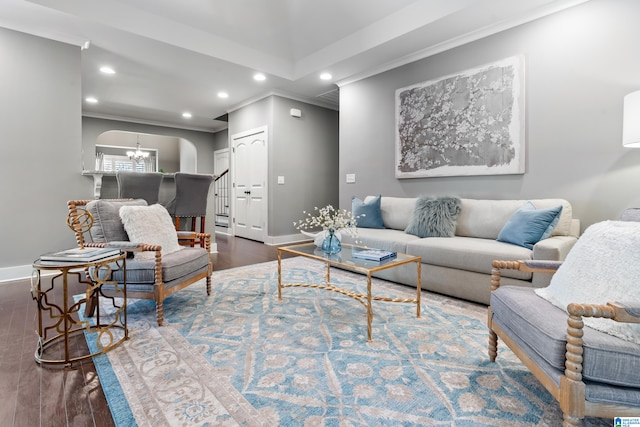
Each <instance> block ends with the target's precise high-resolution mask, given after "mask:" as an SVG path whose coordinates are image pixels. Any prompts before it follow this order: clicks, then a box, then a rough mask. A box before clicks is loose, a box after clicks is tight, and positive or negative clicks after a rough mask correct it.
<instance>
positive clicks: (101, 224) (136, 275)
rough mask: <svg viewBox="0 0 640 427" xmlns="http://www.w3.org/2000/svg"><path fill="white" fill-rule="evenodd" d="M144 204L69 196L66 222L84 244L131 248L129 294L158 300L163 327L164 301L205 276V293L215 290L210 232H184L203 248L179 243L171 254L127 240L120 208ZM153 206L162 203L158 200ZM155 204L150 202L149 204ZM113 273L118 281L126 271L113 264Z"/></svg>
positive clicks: (89, 305)
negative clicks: (71, 198)
mask: <svg viewBox="0 0 640 427" xmlns="http://www.w3.org/2000/svg"><path fill="white" fill-rule="evenodd" d="M146 205H147V203H146V201H144V200H142V199H111V200H105V199H102V200H70V201H69V202H68V208H69V219H68V222H69V225H70V226H71V227H72V229H73V230H74V233H75V235H76V241H77V243H78V246H79V247H80V248H83V247H117V248H120V249H122V250H124V251H126V252H128V253H129V258H130V259H127V298H134V299H135V298H140V299H150V300H154V301H155V303H156V316H157V321H158V325H159V326H162V323H163V320H164V308H163V301H164V299H165V298H167V297H168V296H170V295H172V294H174V293H176V292H178V291H179V290H181V289H184V288H185V287H187V286H189V285H191V284H194V283H196V282H198V281H199V280H201V279H206V292H207V295H210V294H211V274H212V270H213V266H212V263H211V258H210V256H209V251H210V248H211V235H210V234H208V233H195V232H194V233H192V235H190V236H187V235H186V234H185V233H182V236H181V237H180V238H181V239H184V238H191V239H193V240H194V241H203V242H204V243H205V244H204V245H203V246H204V248H203V247H181V250H178V251H175V252H172V253H168V254H163V253H162V252H163V248H162V246H161V245H157V244H149V243H145V242H135V241H134V242H132V241H129V236H128V234H127V232H126V231H125V228H124V225H123V223H122V221H121V219H120V216H119V211H120V209H121V207H123V206H146ZM154 206H155V207H158V206H159V205H154ZM154 206H150V208H152V207H154ZM162 209H164V208H162ZM167 215H168V214H167ZM86 217H90V218H91V220H90V221H92V226H90V227H89V228H88V230H83V228H82V224H83V223H86V222H87V220H86ZM169 221H170V218H169ZM170 225H171V231H172V232H173V233H175V229H174V228H173V225H172V224H170ZM176 242H177V237H176ZM141 253H146V254H147V255H146V257H147V258H150V259H140V260H138V259H136V258H131V257H132V256H134V257H135V254H141ZM112 274H113V277H112V279H111V280H115V281H117V282H119V283H121V282H122V281H123V279H124V277H123V276H124V274H123V272H122V271H121V270H118V269H117V268H114V270H113V273H112ZM107 291H108V290H107ZM94 310H95V300H94V301H91V303H87V306H86V312H87V315H89V316H90V315H93V312H94Z"/></svg>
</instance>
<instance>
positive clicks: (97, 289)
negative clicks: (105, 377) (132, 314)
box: [31, 254, 129, 367]
mask: <svg viewBox="0 0 640 427" xmlns="http://www.w3.org/2000/svg"><path fill="white" fill-rule="evenodd" d="M114 263H116V264H117V265H118V268H122V269H123V270H124V274H125V280H124V284H121V285H119V284H118V283H117V282H115V281H108V280H105V279H104V278H109V277H111V272H112V266H113V265H114ZM33 267H34V274H33V276H32V280H31V295H32V298H33V299H34V301H36V303H37V305H38V316H37V325H36V334H37V335H38V343H37V346H36V350H35V354H34V358H35V361H36V362H37V363H39V364H41V365H45V364H51V365H64V366H65V367H70V366H72V364H73V363H75V362H79V361H82V360H85V359H89V358H91V357H94V356H97V355H99V354H104V353H107V352H108V351H110V350H113V349H114V348H116V347H118V346H119V345H121V344H122V343H123V342H124V341H126V340H127V339H129V331H128V328H127V293H126V255H125V254H122V255H117V256H112V257H108V258H105V259H102V260H98V261H93V262H88V263H47V262H43V261H40V260H37V261H36V262H34V264H33ZM47 270H53V271H56V270H57V271H59V273H58V274H55V275H54V276H53V277H52V278H51V283H50V285H49V286H46V285H44V284H43V281H42V277H41V274H42V272H43V271H47ZM90 271H93V274H89V272H90ZM70 277H74V278H75V280H77V281H78V282H79V283H84V284H85V285H86V286H87V288H86V292H85V297H84V298H82V299H80V300H79V301H77V302H73V303H70V301H69V297H70V295H69V293H68V282H69V278H70ZM103 285H112V286H113V287H114V290H113V293H114V294H115V295H116V296H107V295H105V294H104V293H103V292H102V286H103ZM45 286H46V287H45ZM56 286H58V287H59V286H62V290H63V292H62V293H63V300H62V303H61V304H59V303H56V302H55V299H54V297H53V289H54V288H55V287H56ZM99 298H108V299H109V300H111V305H112V306H113V307H114V308H115V312H114V313H113V314H112V315H110V316H109V318H108V319H107V317H106V316H104V315H102V316H101V313H100V305H99V304H97V306H96V310H97V311H96V316H95V320H94V319H91V318H87V319H85V320H80V317H79V312H80V309H81V308H82V307H83V304H91V303H92V301H94V300H97V299H99ZM45 314H48V316H45ZM92 323H93V324H92ZM83 332H86V333H88V334H93V335H95V344H94V345H95V348H96V349H97V350H96V351H91V350H90V352H89V353H88V354H82V355H77V356H76V355H74V356H72V354H71V353H72V352H71V343H70V338H71V337H74V336H76V335H79V334H81V333H83ZM57 346H62V347H63V351H64V357H58V358H55V357H52V356H48V355H47V353H49V352H51V353H54V349H55V347H57Z"/></svg>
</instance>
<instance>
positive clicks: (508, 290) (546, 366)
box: [488, 221, 640, 427]
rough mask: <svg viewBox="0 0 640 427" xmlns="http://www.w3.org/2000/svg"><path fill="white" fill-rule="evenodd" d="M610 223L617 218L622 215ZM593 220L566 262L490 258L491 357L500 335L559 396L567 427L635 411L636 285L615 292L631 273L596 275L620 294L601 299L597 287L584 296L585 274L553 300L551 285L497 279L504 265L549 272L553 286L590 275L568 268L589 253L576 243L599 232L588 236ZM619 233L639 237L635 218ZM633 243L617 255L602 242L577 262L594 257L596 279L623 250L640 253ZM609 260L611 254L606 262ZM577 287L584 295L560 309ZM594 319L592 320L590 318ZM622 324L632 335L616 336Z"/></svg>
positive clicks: (638, 406)
mask: <svg viewBox="0 0 640 427" xmlns="http://www.w3.org/2000/svg"><path fill="white" fill-rule="evenodd" d="M616 223H617V224H621V222H620V221H617V222H616ZM627 224H629V223H627ZM599 225H600V224H598V226H599ZM608 225H610V224H608ZM592 227H594V231H593V233H592V234H591V235H590V236H588V238H587V239H586V240H588V241H585V237H587V236H586V235H587V232H589V231H591V230H590V229H588V230H587V231H586V232H585V234H584V235H583V236H582V237H581V239H579V240H578V243H577V244H576V246H575V247H574V248H573V249H572V251H571V252H570V253H569V255H568V256H567V260H565V261H564V262H561V261H559V262H545V261H500V260H496V261H493V263H492V267H493V269H492V275H491V302H490V306H489V310H488V327H489V350H488V353H489V359H490V360H491V361H492V362H495V360H496V356H497V354H498V338H500V339H501V340H502V341H503V342H504V343H505V344H506V345H507V346H508V347H509V348H510V349H511V351H512V352H513V353H514V354H515V355H516V356H517V357H518V358H519V359H520V360H521V361H522V363H523V364H524V365H525V366H526V367H527V368H528V369H529V370H530V371H531V373H532V374H533V375H534V376H535V377H536V378H537V379H538V381H540V383H541V384H542V385H543V386H544V387H545V388H546V389H547V390H548V391H549V393H551V395H552V396H553V397H554V398H555V399H556V400H557V401H558V403H559V406H560V409H561V410H562V412H563V426H565V427H569V426H578V425H580V422H581V419H582V418H584V417H586V416H594V417H602V418H611V419H613V418H614V417H625V416H627V417H628V416H640V341H639V338H638V336H640V335H638V334H639V333H640V325H637V324H638V323H640V300H638V299H637V295H635V296H634V295H633V292H635V291H632V293H630V294H628V298H624V296H622V297H621V295H626V293H625V291H624V290H622V289H620V288H621V287H623V286H621V285H620V284H621V283H625V282H627V281H629V280H630V279H631V278H632V277H633V275H634V272H628V273H624V274H623V276H625V275H626V277H621V278H620V277H618V278H614V276H617V275H616V274H615V273H614V274H611V275H605V279H606V280H605V281H604V283H603V282H600V284H599V286H600V289H601V290H602V289H604V290H605V292H608V291H609V290H610V291H611V294H612V298H615V299H620V301H612V302H606V303H603V302H602V298H601V297H600V295H599V293H598V295H597V296H594V297H593V298H591V297H590V295H591V294H594V293H595V292H594V293H592V292H590V291H589V286H590V285H589V283H588V282H589V280H581V281H580V282H579V283H576V285H575V288H571V287H570V289H568V290H567V293H566V294H562V292H563V291H562V289H561V291H560V295H561V296H559V297H558V299H557V300H556V299H555V297H550V296H549V295H553V292H554V290H553V289H551V290H549V289H545V290H546V291H547V292H546V293H545V292H540V291H538V292H536V290H535V289H533V288H524V287H519V286H506V285H505V286H500V278H501V274H502V272H503V271H504V270H519V271H523V272H536V273H553V274H554V277H553V278H552V281H551V284H550V285H549V287H553V286H556V289H557V287H558V286H563V281H565V280H568V279H571V278H573V277H585V278H588V277H590V276H589V275H590V274H591V272H590V271H589V270H590V269H589V268H588V267H587V268H583V269H582V270H585V271H580V272H576V271H574V270H575V269H576V267H577V266H579V265H580V261H579V260H578V258H579V257H581V256H582V257H583V258H584V254H588V253H589V252H588V250H585V249H584V248H581V247H580V246H579V245H581V244H584V245H589V244H590V243H591V242H592V241H593V240H594V239H596V240H597V239H598V238H600V236H593V234H595V233H596V231H597V230H595V228H596V227H595V225H594V226H592ZM625 227H626V226H625ZM599 232H600V233H601V236H607V233H608V232H609V231H603V230H600V231H599ZM624 232H626V233H628V234H629V233H633V234H636V236H635V237H634V238H635V239H636V242H635V244H637V243H638V242H639V241H640V237H638V235H640V224H637V223H636V225H631V226H630V227H628V228H625V229H624ZM622 235H624V234H622ZM609 240H610V242H608V243H607V244H608V245H609V248H613V247H615V245H616V242H615V240H616V237H615V236H612V237H611V238H609ZM631 246H633V245H631ZM613 250H615V249H613ZM625 250H626V249H625V246H622V245H621V248H620V251H621V252H623V251H625ZM638 250H639V249H638V246H636V249H635V254H633V253H632V254H624V253H621V254H620V255H619V256H618V255H617V254H611V253H606V252H607V249H605V250H602V248H600V249H598V251H594V252H593V253H600V254H601V255H602V256H601V257H600V258H598V257H594V256H588V257H586V263H585V264H583V265H586V264H588V263H589V262H591V263H592V264H593V270H598V271H596V272H595V273H594V276H596V280H597V281H595V282H594V283H598V281H599V280H600V279H601V278H602V274H601V272H603V271H604V272H606V271H607V270H608V269H613V270H615V269H619V268H621V267H622V268H624V266H620V265H611V264H615V263H617V262H620V263H621V264H625V263H627V262H628V259H627V260H625V259H624V257H628V256H638V255H639V254H640V253H639V252H638ZM574 251H576V252H574ZM573 255H575V256H573ZM612 259H613V260H614V261H610V260H612ZM568 263H569V264H568ZM636 264H637V261H636ZM634 268H635V267H634ZM561 269H564V270H561ZM560 272H561V273H560ZM560 274H561V275H562V277H560V278H559V279H558V281H557V282H556V283H555V284H554V280H553V279H556V278H557V277H559V275H560ZM635 274H637V271H636V272H635ZM637 278H638V276H636V279H635V280H632V281H631V282H629V283H628V287H629V289H633V288H634V287H638V286H637ZM609 279H610V280H609ZM581 286H584V287H586V288H587V289H584V290H583V292H584V294H583V296H582V297H581V298H580V297H576V298H575V301H574V302H573V303H569V304H567V305H566V309H562V308H560V307H561V306H562V305H563V304H562V299H563V298H571V297H570V295H571V292H572V289H576V290H578V289H580V287H581ZM540 289H542V288H540ZM539 294H540V295H539ZM541 295H542V296H541ZM545 298H548V299H550V300H551V301H554V302H556V304H553V303H552V302H550V301H549V300H548V299H545ZM590 299H592V300H593V299H600V301H599V302H598V303H597V304H591V303H588V301H589V300H590ZM622 299H624V301H621V300H622ZM594 321H595V322H598V323H589V322H594ZM585 323H589V324H588V325H585ZM607 325H612V330H613V331H614V332H613V333H614V334H616V335H612V333H611V332H606V330H607V329H608V328H609V327H608V326H607ZM630 325H632V326H630ZM616 328H617V329H616ZM622 328H637V329H630V330H633V331H635V332H633V334H635V335H633V336H632V337H631V338H629V337H628V336H626V335H625V336H617V335H620V334H623V333H626V332H624V331H625V330H624V329H622ZM618 330H619V331H621V332H616V331H618Z"/></svg>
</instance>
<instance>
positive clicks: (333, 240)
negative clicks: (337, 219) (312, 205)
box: [322, 231, 342, 255]
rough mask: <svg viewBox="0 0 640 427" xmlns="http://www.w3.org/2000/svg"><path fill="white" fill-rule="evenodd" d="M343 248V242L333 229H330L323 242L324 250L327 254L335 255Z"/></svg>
mask: <svg viewBox="0 0 640 427" xmlns="http://www.w3.org/2000/svg"><path fill="white" fill-rule="evenodd" d="M341 250H342V243H340V239H338V236H336V235H335V234H334V232H333V231H330V232H329V235H328V236H327V237H325V238H324V241H323V242H322V251H323V252H324V253H326V254H329V255H333V254H337V253H338V252H340V251H341Z"/></svg>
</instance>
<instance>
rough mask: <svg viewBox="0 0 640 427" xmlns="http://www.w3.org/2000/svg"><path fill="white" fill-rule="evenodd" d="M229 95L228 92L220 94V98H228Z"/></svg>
mask: <svg viewBox="0 0 640 427" xmlns="http://www.w3.org/2000/svg"><path fill="white" fill-rule="evenodd" d="M228 97H229V94H228V93H227V92H218V98H228Z"/></svg>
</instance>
